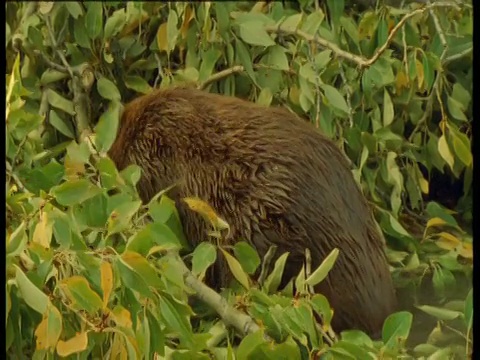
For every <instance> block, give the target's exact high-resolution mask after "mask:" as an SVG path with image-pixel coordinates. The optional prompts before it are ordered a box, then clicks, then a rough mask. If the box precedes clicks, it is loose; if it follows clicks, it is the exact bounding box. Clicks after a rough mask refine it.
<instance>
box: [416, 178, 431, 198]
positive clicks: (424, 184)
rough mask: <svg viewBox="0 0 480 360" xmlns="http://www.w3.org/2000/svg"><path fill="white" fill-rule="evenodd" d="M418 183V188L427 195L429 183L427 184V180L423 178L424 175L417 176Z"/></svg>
mask: <svg viewBox="0 0 480 360" xmlns="http://www.w3.org/2000/svg"><path fill="white" fill-rule="evenodd" d="M418 185H420V190H422V192H423V193H424V194H426V195H428V192H429V190H430V189H429V184H428V181H427V180H425V178H424V177H419V178H418Z"/></svg>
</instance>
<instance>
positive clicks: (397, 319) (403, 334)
mask: <svg viewBox="0 0 480 360" xmlns="http://www.w3.org/2000/svg"><path fill="white" fill-rule="evenodd" d="M412 320H413V315H412V314H411V313H409V312H408V311H400V312H397V313H394V314H392V315H390V316H389V317H388V318H387V319H386V320H385V323H384V324H383V330H382V340H383V342H384V343H385V347H387V348H396V347H398V346H399V340H401V339H403V340H406V339H407V338H408V335H409V333H410V328H411V326H412Z"/></svg>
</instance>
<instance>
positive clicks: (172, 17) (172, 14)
mask: <svg viewBox="0 0 480 360" xmlns="http://www.w3.org/2000/svg"><path fill="white" fill-rule="evenodd" d="M177 24H178V16H177V13H176V11H175V10H173V9H172V8H170V10H169V12H168V20H167V41H168V48H169V49H170V50H173V49H175V45H176V43H177V37H178V29H177Z"/></svg>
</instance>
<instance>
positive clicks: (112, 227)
mask: <svg viewBox="0 0 480 360" xmlns="http://www.w3.org/2000/svg"><path fill="white" fill-rule="evenodd" d="M141 205H142V202H141V201H140V200H137V201H126V202H124V203H122V204H120V205H118V206H117V207H116V208H115V209H114V210H113V211H112V213H111V214H110V218H109V219H108V226H107V227H108V234H109V235H112V234H116V233H118V232H121V231H123V230H125V229H126V228H128V227H129V226H131V224H130V221H131V219H132V217H133V216H134V215H135V214H136V213H137V211H138V209H140V206H141Z"/></svg>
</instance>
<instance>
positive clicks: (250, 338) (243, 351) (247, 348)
mask: <svg viewBox="0 0 480 360" xmlns="http://www.w3.org/2000/svg"><path fill="white" fill-rule="evenodd" d="M264 342H265V340H264V334H263V331H257V332H254V333H253V334H248V335H247V336H245V337H244V338H243V340H242V341H241V342H240V345H238V348H237V354H236V355H237V357H236V359H237V360H249V359H251V354H253V353H254V352H255V350H257V349H258V348H259V347H260V345H262V344H263V343H264Z"/></svg>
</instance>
